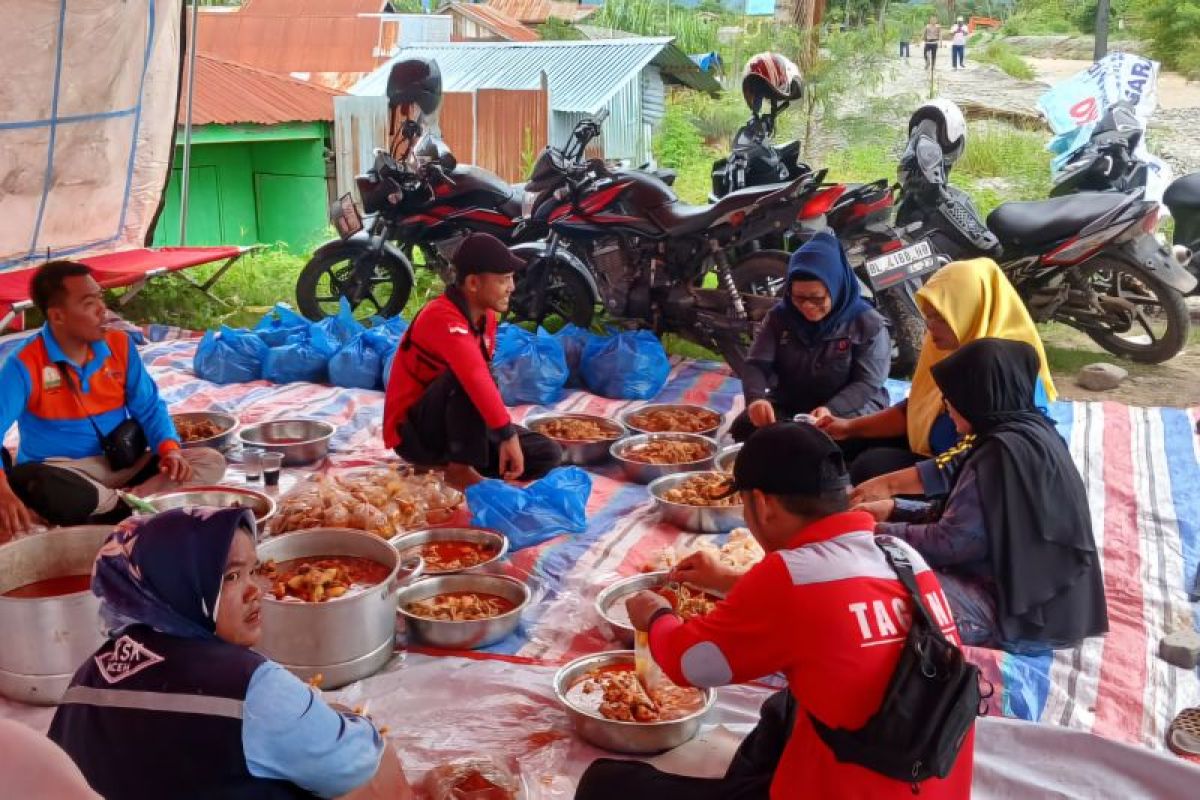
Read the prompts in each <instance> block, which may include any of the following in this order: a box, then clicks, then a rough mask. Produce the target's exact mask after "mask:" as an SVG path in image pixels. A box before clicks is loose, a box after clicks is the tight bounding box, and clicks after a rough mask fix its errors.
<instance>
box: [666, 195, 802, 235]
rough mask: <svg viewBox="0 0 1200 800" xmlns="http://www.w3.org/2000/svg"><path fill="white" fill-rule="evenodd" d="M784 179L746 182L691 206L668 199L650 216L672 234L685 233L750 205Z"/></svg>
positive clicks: (694, 230) (695, 230) (703, 226)
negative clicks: (706, 202)
mask: <svg viewBox="0 0 1200 800" xmlns="http://www.w3.org/2000/svg"><path fill="white" fill-rule="evenodd" d="M787 185H788V184H786V183H769V184H766V185H763V186H749V187H747V188H745V189H739V190H738V191H736V192H730V193H729V194H727V195H725V196H724V197H722V198H721V199H720V200H718V201H717V202H715V203H713V204H712V205H706V206H693V205H690V204H688V203H667V204H666V205H665V206H659V207H658V208H655V209H653V210H651V211H650V217H651V218H652V219H653V220H654V221H655V222H657V223H658V224H659V225H661V226H662V227H664V228H666V229H667V230H668V231H670V232H671V233H672V234H679V235H686V234H690V233H696V232H697V231H702V230H704V229H705V228H707V227H708V226H709V225H711V224H712V223H713V222H715V221H716V220H718V219H720V218H721V217H723V216H725V215H726V214H728V213H729V212H731V211H736V210H738V209H739V208H744V207H745V206H748V205H751V204H752V203H754V202H755V201H756V200H759V199H761V198H763V197H766V196H767V195H769V194H771V193H772V192H777V191H779V190H780V189H782V188H784V187H785V186H787Z"/></svg>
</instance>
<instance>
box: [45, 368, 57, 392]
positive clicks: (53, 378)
mask: <svg viewBox="0 0 1200 800" xmlns="http://www.w3.org/2000/svg"><path fill="white" fill-rule="evenodd" d="M60 386H62V373H61V372H59V371H58V367H55V366H52V365H50V364H47V365H46V366H44V367H42V388H44V389H45V390H46V391H51V390H53V389H57V388H59V387H60Z"/></svg>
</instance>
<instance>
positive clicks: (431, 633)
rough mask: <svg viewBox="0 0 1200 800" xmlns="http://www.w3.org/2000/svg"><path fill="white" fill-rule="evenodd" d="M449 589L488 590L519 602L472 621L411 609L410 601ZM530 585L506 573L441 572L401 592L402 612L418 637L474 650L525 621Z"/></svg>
mask: <svg viewBox="0 0 1200 800" xmlns="http://www.w3.org/2000/svg"><path fill="white" fill-rule="evenodd" d="M446 592H484V593H485V594H494V595H499V596H500V597H503V598H504V599H506V600H509V601H510V602H512V603H515V604H516V608H514V609H513V610H512V611H509V612H508V613H507V614H501V615H500V616H498V617H491V618H489V619H480V620H472V621H469V622H450V621H447V620H436V619H429V618H428V617H419V616H417V615H416V614H413V613H411V612H410V611H408V610H407V608H406V606H407V605H408V604H409V603H415V602H417V601H419V600H428V599H429V598H430V597H433V596H434V595H438V594H444V593H446ZM529 597H530V596H529V587H527V586H526V585H525V584H524V583H522V582H521V581H519V580H516V579H515V578H509V577H507V576H504V575H485V574H481V573H476V572H466V573H460V574H458V575H441V576H438V577H434V578H426V579H425V580H422V581H417V582H416V583H414V584H413V585H411V586H408V587H405V588H404V589H403V590H401V592H400V597H399V603H400V615H401V616H403V617H404V620H405V622H406V623H407V624H408V630H409V631H410V632H412V633H414V634H416V636H417V638H419V639H420V640H421V641H423V642H425V643H426V644H431V645H433V646H434V647H445V648H448V649H451V650H474V649H476V648H479V647H487V646H488V645H490V644H495V643H496V642H498V641H500V640H501V639H503V638H504V637H505V636H508V635H509V634H510V633H512V632H513V631H515V630H516V629H517V625H518V624H519V623H520V622H521V612H522V611H524V609H525V606H527V605H529Z"/></svg>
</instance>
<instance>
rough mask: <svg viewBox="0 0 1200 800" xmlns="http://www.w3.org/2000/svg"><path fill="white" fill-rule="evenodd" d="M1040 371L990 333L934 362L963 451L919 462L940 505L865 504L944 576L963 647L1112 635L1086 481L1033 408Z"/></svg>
mask: <svg viewBox="0 0 1200 800" xmlns="http://www.w3.org/2000/svg"><path fill="white" fill-rule="evenodd" d="M1038 367H1039V360H1038V355H1037V351H1035V350H1034V348H1032V347H1030V346H1029V345H1028V344H1025V343H1024V342H1017V341H1009V340H1004V339H987V338H985V339H978V340H976V341H974V342H972V343H970V344H968V345H966V346H964V347H962V348H961V349H959V350H958V351H957V352H956V353H955V354H954V355H952V356H950V357H949V358H947V359H945V360H944V361H942V362H941V363H939V364H937V365H936V366H935V367H934V368H933V377H934V380H935V381H936V382H937V384H938V388H939V389H941V391H942V395H943V396H944V397H945V398H946V405H947V410H948V411H949V412H950V415H951V417H952V418H953V419H954V421H955V425H956V426H957V427H958V429H959V433H961V434H964V435H965V436H966V438H965V439H964V445H965V446H964V447H961V448H958V449H956V450H955V451H952V452H951V453H948V454H946V455H944V456H940V457H939V458H937V459H935V460H933V461H931V462H926V464H923V465H921V468H920V469H919V472H920V474H921V477H922V483H923V484H924V486H925V489H926V495H927V497H929V498H931V499H932V500H934V502H932V503H917V502H913V501H906V500H902V499H893V500H883V501H879V502H875V503H867V504H865V505H864V506H861V508H863V509H864V510H867V511H870V512H871V513H872V514H874V515H875V518H876V519H877V520H880V524H879V525H878V527H877V529H876V531H877V533H880V534H887V535H891V536H896V537H898V538H901V539H904V540H906V541H907V542H909V543H910V544H912V545H913V546H914V547H916V549H917V550H918V551H920V552H921V554H922V555H923V556H924V557H925V559H926V560H927V561H928V562H929V564H930V566H932V567H934V568H935V569H937V570H938V571H939V572H940V573H941V581H942V587H943V589H944V591H945V594H946V597H947V599H948V600H949V602H950V605H951V608H952V610H953V612H954V615H955V619H956V620H957V621H958V624H959V632H960V634H961V637H962V640H963V642H964V644H973V645H979V646H984V647H1003V648H1005V649H1010V650H1017V651H1024V652H1028V651H1034V650H1045V649H1047V648H1059V647H1070V646H1073V645H1074V644H1076V643H1077V642H1079V641H1080V640H1081V639H1083V638H1086V637H1088V636H1095V635H1098V634H1102V633H1104V632H1106V631H1107V630H1108V612H1107V606H1106V604H1105V600H1104V582H1103V579H1102V576H1101V574H1100V556H1099V553H1098V552H1097V550H1096V542H1095V539H1094V537H1093V536H1092V523H1091V512H1090V510H1089V508H1088V502H1087V495H1086V493H1085V491H1084V487H1083V480H1082V479H1081V478H1080V477H1079V472H1078V471H1077V470H1076V468H1075V464H1074V463H1073V462H1072V461H1071V455H1070V453H1069V452H1068V450H1067V446H1066V443H1065V442H1064V441H1063V440H1062V437H1060V436H1059V435H1058V433H1057V432H1056V431H1055V430H1054V427H1053V423H1051V422H1050V421H1049V420H1047V419H1046V417H1044V416H1043V415H1042V414H1041V412H1040V411H1038V409H1037V408H1036V407H1035V406H1034V405H1033V401H1032V397H1033V384H1034V381H1036V380H1037V377H1038Z"/></svg>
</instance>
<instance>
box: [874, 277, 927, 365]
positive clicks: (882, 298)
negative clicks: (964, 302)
mask: <svg viewBox="0 0 1200 800" xmlns="http://www.w3.org/2000/svg"><path fill="white" fill-rule="evenodd" d="M877 302H878V308H879V313H881V314H883V315H884V316H885V317H887V319H888V322H890V323H891V336H892V367H891V370H890V371H889V373H888V374H889V375H890V376H891V377H893V378H897V379H901V380H907V379H908V378H911V377H912V374H913V370H914V369H916V367H917V358H918V357H920V355H921V343H922V342H923V341H924V340H925V321H924V320H923V319H921V317H920V316H919V315H917V314H914V313H913V311H912V309H911V308H909V307H908V305H906V304H905V303H903V302H901V300H900V298H899V297H897V296H896V295H895V294H893V293H892V292H883V293H881V294H880V295H878V297H877Z"/></svg>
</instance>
